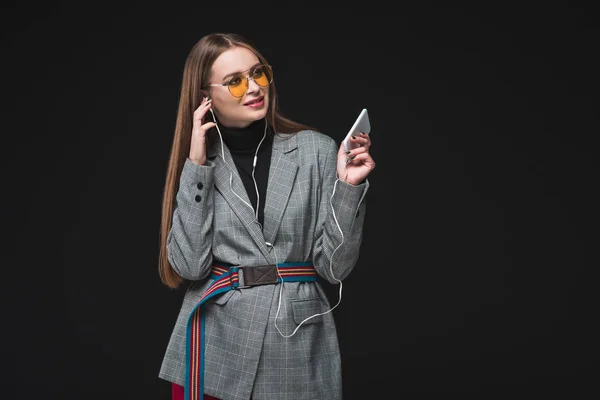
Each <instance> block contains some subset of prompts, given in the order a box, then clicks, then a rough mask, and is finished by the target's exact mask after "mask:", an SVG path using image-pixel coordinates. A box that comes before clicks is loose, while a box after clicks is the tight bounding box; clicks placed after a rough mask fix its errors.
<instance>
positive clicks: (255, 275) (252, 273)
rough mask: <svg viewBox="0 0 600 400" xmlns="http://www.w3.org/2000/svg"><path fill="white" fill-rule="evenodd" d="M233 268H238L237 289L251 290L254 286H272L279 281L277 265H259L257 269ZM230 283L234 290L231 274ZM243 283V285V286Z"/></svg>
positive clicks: (246, 267)
mask: <svg viewBox="0 0 600 400" xmlns="http://www.w3.org/2000/svg"><path fill="white" fill-rule="evenodd" d="M233 268H237V273H238V286H237V289H243V288H249V287H252V286H259V285H270V284H275V283H277V282H278V281H279V279H278V278H279V273H278V270H277V266H276V265H275V264H267V265H259V266H256V267H249V266H239V267H233ZM230 271H231V268H230ZM229 281H230V282H229V283H230V285H231V288H232V289H234V286H233V278H232V274H231V272H230V275H229ZM242 281H243V285H242V284H241V283H242Z"/></svg>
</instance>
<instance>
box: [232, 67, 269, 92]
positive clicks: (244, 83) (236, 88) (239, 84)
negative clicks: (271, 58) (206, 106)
mask: <svg viewBox="0 0 600 400" xmlns="http://www.w3.org/2000/svg"><path fill="white" fill-rule="evenodd" d="M272 76H273V75H272V72H271V69H270V68H269V66H268V65H261V66H260V67H257V68H255V69H254V70H253V71H252V74H251V75H250V77H251V78H252V80H253V81H254V82H256V84H257V85H259V86H263V87H265V86H269V84H270V83H271V82H272V81H273V79H272ZM227 87H228V88H229V92H230V93H231V94H232V95H233V96H235V97H242V96H243V95H244V93H246V90H248V79H247V78H246V77H245V76H243V75H238V76H235V77H234V78H232V79H231V80H230V81H229V84H228V85H227Z"/></svg>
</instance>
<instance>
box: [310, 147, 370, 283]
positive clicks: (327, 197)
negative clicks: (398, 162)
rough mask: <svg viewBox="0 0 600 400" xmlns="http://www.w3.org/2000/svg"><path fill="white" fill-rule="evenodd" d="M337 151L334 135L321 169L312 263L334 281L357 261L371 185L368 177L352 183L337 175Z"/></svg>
mask: <svg viewBox="0 0 600 400" xmlns="http://www.w3.org/2000/svg"><path fill="white" fill-rule="evenodd" d="M337 152H338V148H337V145H336V143H335V141H334V140H333V139H331V141H330V146H328V147H327V153H326V157H325V158H324V159H325V161H324V165H323V166H322V171H321V191H320V199H319V211H318V218H317V226H316V230H315V244H314V246H313V264H314V266H315V268H316V270H317V272H318V273H319V275H320V276H321V277H323V278H325V279H326V280H327V281H329V282H331V283H337V282H338V280H340V281H341V280H343V279H344V278H346V277H347V276H348V274H349V273H350V272H351V271H352V270H353V269H354V266H355V265H356V262H357V261H358V257H359V250H360V245H361V242H362V232H363V224H364V218H365V211H366V202H365V195H366V193H367V190H368V188H369V182H368V180H365V181H364V182H363V183H361V184H359V185H352V184H350V183H347V182H345V181H342V180H338V179H337ZM332 272H333V274H332Z"/></svg>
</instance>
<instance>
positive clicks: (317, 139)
mask: <svg viewBox="0 0 600 400" xmlns="http://www.w3.org/2000/svg"><path fill="white" fill-rule="evenodd" d="M296 139H297V141H298V146H299V147H305V146H309V147H312V146H314V147H315V148H317V149H326V150H329V149H330V148H332V147H333V148H336V147H337V143H336V141H335V140H334V139H333V138H332V137H331V136H329V135H326V134H325V133H322V132H319V131H314V130H302V131H300V132H298V133H296Z"/></svg>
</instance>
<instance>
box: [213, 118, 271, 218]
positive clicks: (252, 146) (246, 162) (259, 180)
mask: <svg viewBox="0 0 600 400" xmlns="http://www.w3.org/2000/svg"><path fill="white" fill-rule="evenodd" d="M265 123H266V121H265V120H264V119H260V120H258V121H254V122H253V123H251V124H250V125H249V126H247V127H245V128H229V127H226V126H223V125H221V124H219V129H220V130H221V134H222V135H223V142H225V144H226V145H227V147H228V148H229V151H230V152H231V156H232V157H233V161H234V162H235V165H236V167H237V169H238V173H239V174H240V177H241V178H242V182H243V183H244V186H245V188H246V193H247V194H248V198H249V199H250V203H251V204H252V208H253V209H254V210H255V212H256V188H255V187H254V180H253V179H252V163H253V162H254V154H255V153H256V148H257V147H258V145H259V143H260V148H259V149H258V154H257V155H256V156H257V161H256V168H255V170H254V179H256V185H257V186H258V193H259V195H260V204H259V209H258V222H259V223H260V225H261V226H263V222H264V207H265V199H266V195H267V180H268V177H269V167H270V165H271V149H272V139H271V137H270V135H269V132H268V131H267V136H266V137H265V139H264V140H263V141H262V143H261V139H262V138H263V135H264V134H265Z"/></svg>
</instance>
